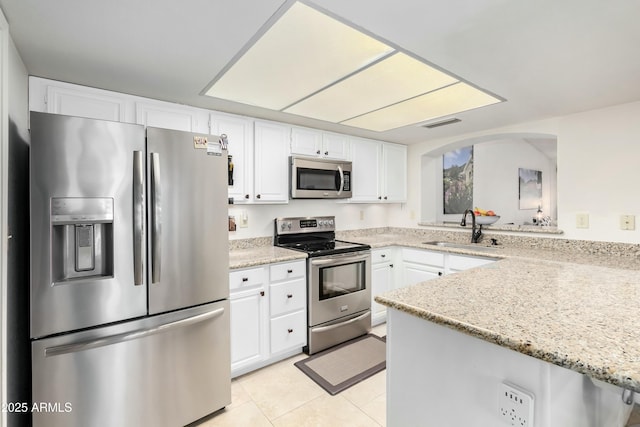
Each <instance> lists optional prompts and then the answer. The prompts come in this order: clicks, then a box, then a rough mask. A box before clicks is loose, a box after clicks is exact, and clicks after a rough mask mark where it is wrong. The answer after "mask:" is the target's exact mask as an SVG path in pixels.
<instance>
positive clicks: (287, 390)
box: [198, 324, 386, 427]
mask: <svg viewBox="0 0 640 427" xmlns="http://www.w3.org/2000/svg"><path fill="white" fill-rule="evenodd" d="M371 332H372V333H373V334H376V335H378V336H384V335H386V325H385V324H382V325H379V326H376V327H375V328H373V330H372V331H371ZM305 357H307V355H305V354H300V355H297V356H294V357H291V358H289V359H286V360H283V361H281V362H278V363H276V364H273V365H271V366H267V367H265V368H262V369H259V370H257V371H254V372H251V373H249V374H246V375H243V376H241V377H238V378H236V379H234V380H233V381H232V382H231V394H232V398H231V400H232V403H231V405H229V406H227V407H226V408H225V409H224V410H222V411H220V412H218V413H217V414H215V415H213V416H211V417H209V418H208V419H206V420H203V421H202V422H201V423H200V424H198V427H214V426H215V427H218V426H233V427H243V426H251V427H262V426H265V427H271V426H275V427H286V426H296V427H299V426H316V427H323V426H331V427H333V426H340V427H343V426H349V427H351V426H353V427H356V426H362V427H379V426H385V425H386V423H385V416H386V371H382V372H379V373H378V374H376V375H374V376H372V377H370V378H368V379H366V380H364V381H362V382H360V383H358V384H356V385H354V386H353V387H351V388H349V389H347V390H345V391H343V392H342V393H338V394H337V395H335V396H331V395H330V394H328V393H327V392H326V391H324V389H322V388H321V387H320V386H319V385H317V384H316V383H315V382H313V381H312V380H311V379H309V378H308V377H307V376H306V375H305V374H303V373H302V371H300V370H299V369H298V368H296V367H295V366H293V364H294V362H297V361H298V360H301V359H304V358H305Z"/></svg>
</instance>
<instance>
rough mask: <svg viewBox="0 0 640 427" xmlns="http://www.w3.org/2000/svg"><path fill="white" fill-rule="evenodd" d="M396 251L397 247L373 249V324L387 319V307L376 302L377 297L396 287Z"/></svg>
mask: <svg viewBox="0 0 640 427" xmlns="http://www.w3.org/2000/svg"><path fill="white" fill-rule="evenodd" d="M396 252H397V250H396V248H382V249H374V250H372V251H371V326H376V325H378V324H380V323H383V322H385V321H386V319H387V307H386V306H384V305H382V304H378V303H377V302H375V297H376V295H380V294H383V293H385V292H387V291H390V290H392V289H393V288H394V285H395V271H396V268H395V257H396Z"/></svg>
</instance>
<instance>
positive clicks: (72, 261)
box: [51, 197, 113, 283]
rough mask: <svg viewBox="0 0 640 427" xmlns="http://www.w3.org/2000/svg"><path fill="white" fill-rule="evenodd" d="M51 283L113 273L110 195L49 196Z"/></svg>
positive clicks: (109, 275)
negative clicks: (51, 197) (83, 196)
mask: <svg viewBox="0 0 640 427" xmlns="http://www.w3.org/2000/svg"><path fill="white" fill-rule="evenodd" d="M51 227H52V230H51V237H52V242H51V243H52V251H51V254H52V257H53V259H52V260H51V261H52V263H51V267H52V276H53V277H52V278H53V282H54V283H60V282H66V281H70V280H77V279H83V278H89V277H91V278H100V277H112V276H113V199H112V198H107V197H105V198H99V197H92V198H79V197H75V198H71V197H66V198H53V199H51Z"/></svg>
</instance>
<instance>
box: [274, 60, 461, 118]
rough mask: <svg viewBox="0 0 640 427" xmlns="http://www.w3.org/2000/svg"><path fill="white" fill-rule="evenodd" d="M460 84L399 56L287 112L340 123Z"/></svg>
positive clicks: (330, 88)
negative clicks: (364, 113) (453, 84)
mask: <svg viewBox="0 0 640 427" xmlns="http://www.w3.org/2000/svg"><path fill="white" fill-rule="evenodd" d="M457 81H458V80H457V79H455V78H454V77H451V76H450V75H448V74H445V73H443V72H442V71H439V70H436V69H435V68H433V67H430V66H429V65H427V64H425V63H424V62H422V61H418V60H417V59H414V58H412V57H410V56H409V55H407V54H405V53H401V52H398V53H396V54H394V55H393V56H390V57H387V58H385V59H383V60H382V61H380V62H378V63H376V64H374V65H372V66H370V67H368V68H366V69H364V70H362V71H360V72H359V73H356V74H354V75H352V76H350V77H348V78H346V79H344V80H342V81H340V82H338V83H336V84H335V85H333V86H331V87H329V88H326V89H325V90H322V91H320V92H318V93H317V94H315V95H313V96H311V97H309V98H307V99H304V100H302V101H301V102H299V103H297V104H295V105H293V106H291V107H289V108H287V109H286V110H284V111H285V112H287V113H292V114H298V115H301V116H307V117H314V118H317V119H321V120H326V121H329V122H334V123H337V122H341V121H343V120H347V119H350V118H352V117H356V116H359V115H361V114H362V113H363V112H368V111H373V110H377V109H379V108H383V107H386V106H388V105H391V104H395V103H397V102H400V101H404V100H406V99H409V98H413V97H415V96H416V95H420V94H424V93H427V92H431V91H433V90H435V89H438V88H441V87H444V86H447V85H450V84H452V83H455V82H457Z"/></svg>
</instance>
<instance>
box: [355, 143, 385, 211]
mask: <svg viewBox="0 0 640 427" xmlns="http://www.w3.org/2000/svg"><path fill="white" fill-rule="evenodd" d="M381 155H382V152H381V150H380V143H379V142H377V141H370V140H366V139H356V140H352V142H351V161H352V165H351V168H352V169H351V192H352V193H351V194H352V197H351V201H352V202H377V201H378V197H379V196H380V184H379V182H380V170H379V169H380V168H379V165H380V156H381Z"/></svg>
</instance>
